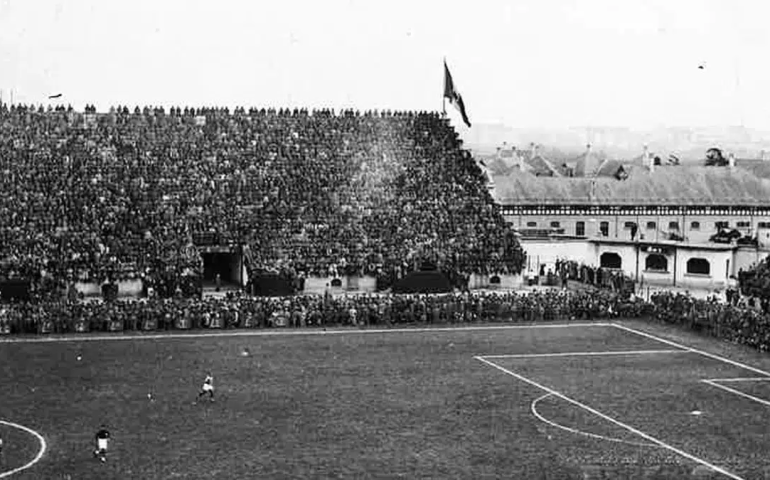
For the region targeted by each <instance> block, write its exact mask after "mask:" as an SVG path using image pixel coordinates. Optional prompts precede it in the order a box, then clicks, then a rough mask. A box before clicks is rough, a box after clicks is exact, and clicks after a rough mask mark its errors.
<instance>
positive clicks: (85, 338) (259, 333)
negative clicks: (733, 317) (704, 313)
mask: <svg viewBox="0 0 770 480" xmlns="http://www.w3.org/2000/svg"><path fill="white" fill-rule="evenodd" d="M610 326H612V324H611V323H604V322H595V323H585V322H584V323H544V324H542V325H539V324H527V325H489V326H480V325H478V326H469V327H421V328H372V329H353V328H350V329H344V328H336V329H333V330H321V329H319V328H316V327H314V328H312V329H306V330H301V329H300V330H285V331H264V330H256V331H255V330H238V331H234V332H223V333H215V332H213V331H210V332H207V333H151V334H138V335H137V334H134V335H121V334H115V335H88V334H77V333H73V334H71V335H68V336H66V337H65V336H54V337H27V338H0V344H3V343H48V342H53V343H55V342H98V341H117V340H163V339H166V338H168V339H179V338H218V337H273V336H302V335H361V334H377V333H410V332H412V333H426V332H438V333H447V332H450V333H454V332H483V331H485V330H489V331H492V330H517V329H531V328H585V327H610Z"/></svg>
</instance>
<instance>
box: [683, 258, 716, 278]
mask: <svg viewBox="0 0 770 480" xmlns="http://www.w3.org/2000/svg"><path fill="white" fill-rule="evenodd" d="M687 273H695V274H697V275H710V274H711V264H710V263H709V261H708V260H706V259H705V258H691V259H689V260H687Z"/></svg>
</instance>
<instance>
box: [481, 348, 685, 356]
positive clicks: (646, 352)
mask: <svg viewBox="0 0 770 480" xmlns="http://www.w3.org/2000/svg"><path fill="white" fill-rule="evenodd" d="M658 353H691V352H689V351H687V350H672V349H668V350H626V351H621V350H618V351H614V352H613V351H607V352H558V353H521V354H512V355H483V357H484V358H548V357H593V356H602V355H652V354H658Z"/></svg>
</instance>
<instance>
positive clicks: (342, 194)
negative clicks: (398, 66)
mask: <svg viewBox="0 0 770 480" xmlns="http://www.w3.org/2000/svg"><path fill="white" fill-rule="evenodd" d="M0 173H1V175H0V191H2V193H1V194H0V277H5V278H32V279H36V280H39V279H40V278H52V279H55V280H56V281H59V282H66V281H72V280H73V279H83V280H91V281H96V282H102V281H104V280H108V279H110V280H118V279H121V278H140V277H141V278H145V279H147V278H152V279H154V281H156V282H161V280H160V277H162V276H164V275H165V276H166V277H169V276H178V277H182V276H185V277H190V276H196V275H200V274H201V269H202V265H201V264H202V260H201V257H200V255H199V254H198V251H197V250H196V248H194V243H195V242H194V240H195V239H209V241H214V242H216V243H219V244H223V245H247V246H248V247H250V248H249V249H248V259H249V265H248V267H249V268H250V269H251V270H252V271H253V272H260V271H271V272H280V271H292V272H303V273H304V274H306V275H322V276H327V275H328V276H335V275H338V274H344V273H348V274H351V273H364V272H366V273H371V274H378V275H380V276H387V277H393V278H398V277H399V276H401V275H404V274H405V272H408V271H410V270H413V269H414V268H415V267H416V265H418V264H419V262H422V261H428V262H433V263H434V264H436V265H437V266H438V267H439V268H441V269H443V270H446V271H452V272H462V273H463V274H470V273H508V272H512V273H518V272H519V271H520V270H521V266H522V264H523V252H522V250H521V248H520V246H519V244H518V242H517V240H516V239H515V237H514V234H513V232H512V230H511V229H510V228H509V227H507V226H506V225H505V222H504V221H503V217H502V215H501V214H500V212H499V210H498V207H497V206H496V205H495V204H494V202H493V200H492V198H491V196H490V195H489V192H488V190H487V188H486V184H485V178H484V176H483V175H482V173H481V170H480V169H479V168H478V166H477V165H476V163H475V162H474V160H473V159H472V158H471V157H470V155H469V154H468V153H467V152H465V151H464V150H462V148H461V142H460V140H458V137H457V134H456V132H455V131H454V130H453V129H452V127H451V126H450V125H449V124H448V122H447V121H446V120H444V119H442V118H440V117H439V116H438V115H437V114H434V113H412V112H406V113H404V112H389V111H388V112H366V113H363V114H362V113H359V112H353V111H344V112H339V113H336V114H335V113H334V112H332V111H328V110H319V111H312V112H309V111H307V110H292V111H289V110H278V111H275V110H272V109H271V110H265V109H261V110H256V109H249V110H246V109H243V108H237V109H235V110H234V111H232V112H231V111H229V110H228V109H227V108H220V109H210V108H205V109H192V108H184V109H182V108H171V109H170V110H169V111H166V110H164V109H163V108H162V107H161V108H150V107H144V108H142V109H140V108H138V107H137V108H134V109H133V110H129V109H128V108H126V107H116V108H112V109H111V110H110V111H109V112H108V113H96V109H95V108H93V107H89V108H88V109H87V111H86V112H76V111H73V110H72V109H71V108H62V107H57V108H55V109H52V108H48V109H45V110H44V109H43V108H42V107H39V108H35V107H32V106H20V105H13V106H10V107H9V106H8V105H0ZM172 283H173V282H172Z"/></svg>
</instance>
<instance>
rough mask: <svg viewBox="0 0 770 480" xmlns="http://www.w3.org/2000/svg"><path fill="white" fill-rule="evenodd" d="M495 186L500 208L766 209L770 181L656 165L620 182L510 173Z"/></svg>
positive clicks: (713, 170)
mask: <svg viewBox="0 0 770 480" xmlns="http://www.w3.org/2000/svg"><path fill="white" fill-rule="evenodd" d="M592 183H593V184H594V185H593V186H592ZM495 185H496V188H495V191H494V194H495V197H496V199H497V200H498V202H500V203H502V204H504V205H556V204H560V205H570V204H572V205H578V204H580V205H704V206H705V205H736V206H737V205H741V206H770V180H766V179H761V178H757V177H756V176H755V175H753V174H752V173H750V172H748V171H746V170H743V169H741V168H736V169H735V170H733V171H731V170H730V169H729V168H726V167H701V166H698V167H684V166H677V167H673V166H671V167H669V166H657V167H655V170H654V172H649V171H647V170H643V169H634V172H633V174H632V175H631V176H630V177H629V178H628V179H627V180H623V181H619V180H615V179H614V178H611V177H610V178H607V177H600V178H594V179H591V178H578V177H575V178H566V177H562V178H548V177H536V176H534V175H531V174H527V173H520V172H514V173H511V174H509V175H502V176H496V177H495Z"/></svg>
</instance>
